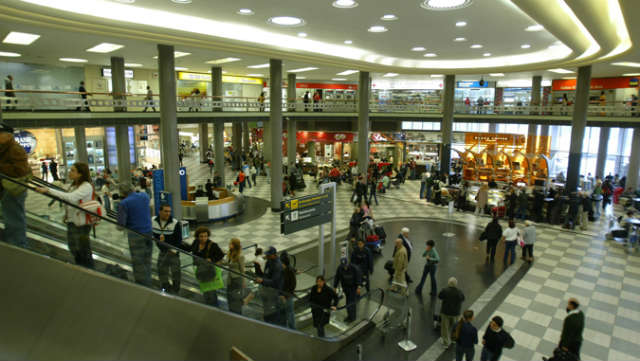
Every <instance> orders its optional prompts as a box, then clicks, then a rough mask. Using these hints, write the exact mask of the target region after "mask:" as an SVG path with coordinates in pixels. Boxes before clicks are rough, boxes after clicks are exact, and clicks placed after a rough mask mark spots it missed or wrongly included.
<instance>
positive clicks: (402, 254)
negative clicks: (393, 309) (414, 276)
mask: <svg viewBox="0 0 640 361" xmlns="http://www.w3.org/2000/svg"><path fill="white" fill-rule="evenodd" d="M408 266H409V259H408V256H407V249H406V248H405V247H404V245H403V244H402V239H400V238H397V239H396V241H395V249H394V250H393V284H392V285H391V291H394V292H398V291H400V292H402V293H405V292H406V290H407V288H408V285H407V278H406V274H407V267H408ZM401 287H402V289H401Z"/></svg>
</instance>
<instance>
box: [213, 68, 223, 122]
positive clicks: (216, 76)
mask: <svg viewBox="0 0 640 361" xmlns="http://www.w3.org/2000/svg"><path fill="white" fill-rule="evenodd" d="M211 96H212V97H213V100H214V101H220V100H222V68H221V67H219V66H213V67H211ZM213 111H214V112H221V111H222V108H220V107H213Z"/></svg>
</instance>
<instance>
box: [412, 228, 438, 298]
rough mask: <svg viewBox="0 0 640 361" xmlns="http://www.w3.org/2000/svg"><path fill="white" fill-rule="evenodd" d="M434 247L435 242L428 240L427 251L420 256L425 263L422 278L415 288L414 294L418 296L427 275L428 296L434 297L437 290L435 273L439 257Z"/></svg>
mask: <svg viewBox="0 0 640 361" xmlns="http://www.w3.org/2000/svg"><path fill="white" fill-rule="evenodd" d="M435 247H436V242H435V241H434V240H432V239H430V240H428V241H427V249H426V250H425V251H424V253H423V254H422V257H424V258H425V259H426V263H425V264H424V270H423V271H422V277H420V283H418V287H416V294H417V295H419V296H422V287H423V286H424V281H426V280H427V275H431V292H430V293H429V294H430V295H431V296H435V295H436V293H437V290H438V286H437V283H436V271H437V269H438V262H440V256H439V255H438V251H436V248H435Z"/></svg>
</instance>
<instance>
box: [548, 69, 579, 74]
mask: <svg viewBox="0 0 640 361" xmlns="http://www.w3.org/2000/svg"><path fill="white" fill-rule="evenodd" d="M547 71H550V72H552V73H558V74H572V73H575V71H571V70H567V69H562V68H557V69H549V70H547Z"/></svg>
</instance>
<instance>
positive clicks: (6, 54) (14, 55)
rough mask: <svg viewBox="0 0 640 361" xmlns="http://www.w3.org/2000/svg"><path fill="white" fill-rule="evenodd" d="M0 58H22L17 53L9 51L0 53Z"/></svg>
mask: <svg viewBox="0 0 640 361" xmlns="http://www.w3.org/2000/svg"><path fill="white" fill-rule="evenodd" d="M0 56H8V57H10V58H17V57H19V56H22V55H20V54H18V53H12V52H10V51H0Z"/></svg>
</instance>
